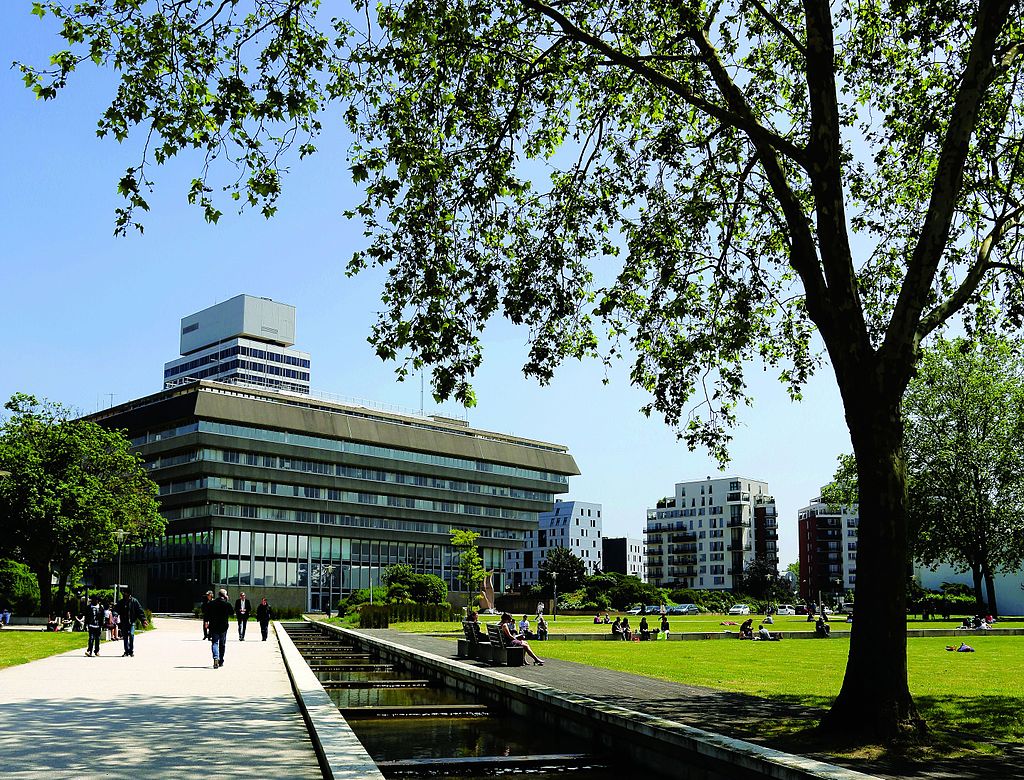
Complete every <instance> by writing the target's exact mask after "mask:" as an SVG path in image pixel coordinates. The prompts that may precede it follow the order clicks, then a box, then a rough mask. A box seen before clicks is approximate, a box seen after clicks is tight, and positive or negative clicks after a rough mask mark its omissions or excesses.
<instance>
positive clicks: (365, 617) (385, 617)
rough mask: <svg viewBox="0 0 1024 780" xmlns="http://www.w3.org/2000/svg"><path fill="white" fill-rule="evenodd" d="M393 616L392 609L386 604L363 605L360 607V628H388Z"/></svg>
mask: <svg viewBox="0 0 1024 780" xmlns="http://www.w3.org/2000/svg"><path fill="white" fill-rule="evenodd" d="M390 616H391V607H389V606H387V605H386V604H381V605H377V604H374V605H372V606H371V605H370V604H363V605H362V606H361V607H359V627H360V628H387V627H388V624H389V619H390Z"/></svg>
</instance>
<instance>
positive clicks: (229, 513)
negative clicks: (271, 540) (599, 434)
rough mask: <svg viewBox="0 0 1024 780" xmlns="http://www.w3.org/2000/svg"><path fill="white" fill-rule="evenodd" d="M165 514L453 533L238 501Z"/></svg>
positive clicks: (434, 526)
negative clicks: (238, 502)
mask: <svg viewBox="0 0 1024 780" xmlns="http://www.w3.org/2000/svg"><path fill="white" fill-rule="evenodd" d="M161 514H162V515H163V516H164V517H165V518H166V519H167V520H181V519H189V518H205V517H211V516H216V515H219V516H222V517H246V518H251V519H253V520H280V521H283V522H289V523H319V524H321V525H339V526H349V527H352V528H377V529H384V530H389V531H413V532H416V533H427V534H444V535H446V536H447V535H448V534H449V533H451V530H452V528H460V527H462V526H453V525H452V524H451V523H425V522H421V521H418V520H395V519H392V518H389V517H368V516H365V515H350V514H341V513H337V512H315V511H306V510H296V509H278V508H275V507H266V506H240V505H238V504H219V503H218V504H204V505H199V506H184V507H177V508H175V509H165V510H162V511H161ZM472 530H474V531H476V532H477V533H479V534H480V536H481V537H483V538H489V539H516V540H520V539H521V538H522V537H521V534H520V533H519V532H518V531H514V530H510V529H504V528H488V527H486V526H482V527H476V526H474V527H473V528H472Z"/></svg>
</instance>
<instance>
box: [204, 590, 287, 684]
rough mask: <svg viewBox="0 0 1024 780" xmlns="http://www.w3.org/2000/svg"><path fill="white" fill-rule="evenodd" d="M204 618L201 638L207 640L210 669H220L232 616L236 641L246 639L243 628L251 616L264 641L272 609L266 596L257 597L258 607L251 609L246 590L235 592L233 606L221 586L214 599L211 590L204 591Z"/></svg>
mask: <svg viewBox="0 0 1024 780" xmlns="http://www.w3.org/2000/svg"><path fill="white" fill-rule="evenodd" d="M202 613H203V614H202V617H203V639H208V640H209V641H210V648H211V650H212V652H213V668H214V669H219V668H220V667H222V666H224V651H225V649H226V645H227V640H228V626H229V624H230V621H231V617H232V616H234V618H235V623H236V625H237V628H238V641H239V642H244V641H245V634H246V628H247V627H248V625H249V619H250V618H251V617H255V618H256V622H257V623H259V624H260V633H261V634H262V635H263V641H264V642H266V641H267V635H268V633H269V631H270V621H271V619H272V618H273V615H274V611H273V609H271V607H270V604H269V603H268V602H267V600H266V598H263V599H261V600H260V603H259V606H257V607H256V609H255V610H254V609H253V606H252V601H251V600H250V599H249V598H248V597H247V596H246V595H245V592H244V591H243V592H241V593H239V594H238V598H237V599H235V603H234V605H232V604H231V602H230V601H229V600H228V592H227V590H225V589H224V588H221V589H220V591H219V592H218V594H217V597H216V598H214V595H213V591H212V590H208V591H206V601H204V602H203V605H202Z"/></svg>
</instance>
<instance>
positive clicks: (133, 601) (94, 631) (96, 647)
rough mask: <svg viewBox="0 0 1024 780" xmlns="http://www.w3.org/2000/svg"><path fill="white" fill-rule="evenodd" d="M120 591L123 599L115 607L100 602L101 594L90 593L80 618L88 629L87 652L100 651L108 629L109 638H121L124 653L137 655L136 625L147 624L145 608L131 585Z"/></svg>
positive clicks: (109, 639)
mask: <svg viewBox="0 0 1024 780" xmlns="http://www.w3.org/2000/svg"><path fill="white" fill-rule="evenodd" d="M121 593H122V595H121V598H120V600H119V601H117V602H116V603H115V604H114V605H113V606H112V607H111V605H110V604H108V603H100V597H99V596H91V597H90V598H89V603H88V604H86V605H85V608H84V609H83V611H82V615H81V617H80V618H79V620H80V621H81V623H82V625H83V626H84V628H85V630H86V631H88V632H89V645H88V647H87V648H86V651H85V654H86V656H89V657H96V656H98V655H99V654H100V639H101V637H102V635H103V632H104V631H106V632H107V640H108V641H113V640H117V639H120V640H121V642H122V644H123V646H124V652H123V653H121V656H122V657H125V658H134V657H135V627H136V626H137V625H141V626H142V627H145V626H146V611H145V610H144V609H143V608H142V604H140V603H139V600H138V599H137V598H135V596H133V595H132V591H131V588H124V589H123V590H122V592H121ZM69 614H70V613H69Z"/></svg>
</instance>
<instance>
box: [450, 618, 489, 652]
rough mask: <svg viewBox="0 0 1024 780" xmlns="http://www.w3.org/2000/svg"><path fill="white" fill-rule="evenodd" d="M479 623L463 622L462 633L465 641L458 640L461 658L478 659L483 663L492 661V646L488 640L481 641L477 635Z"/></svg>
mask: <svg viewBox="0 0 1024 780" xmlns="http://www.w3.org/2000/svg"><path fill="white" fill-rule="evenodd" d="M478 626H479V623H474V622H472V621H471V620H464V621H462V633H463V634H465V637H466V638H465V639H460V640H458V645H459V647H458V655H459V658H477V659H479V660H481V661H487V660H490V656H491V644H490V642H488V641H487V640H486V639H481V637H480V635H479V634H478V633H477V628H478Z"/></svg>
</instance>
